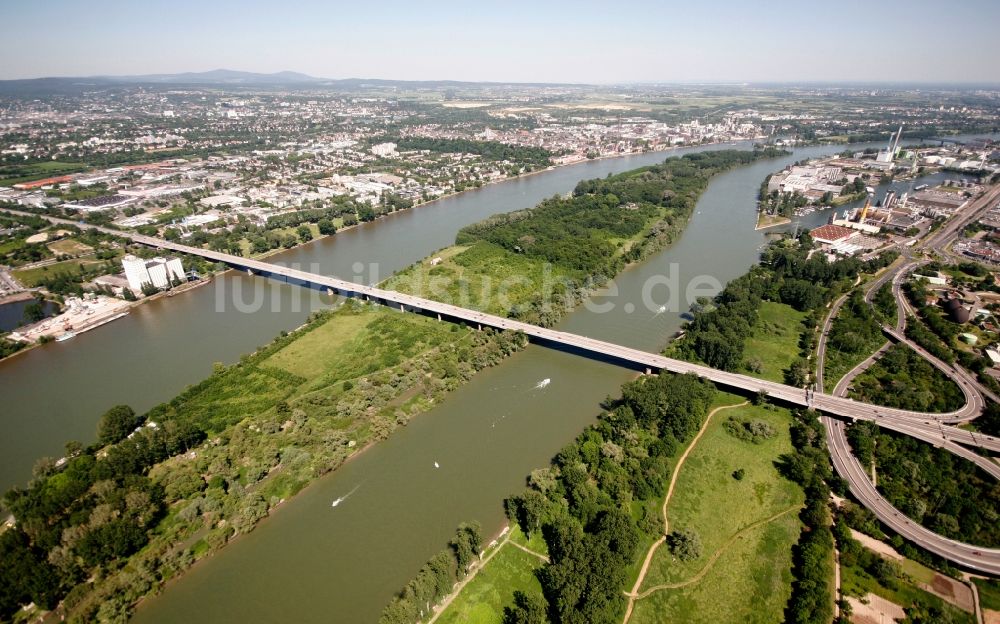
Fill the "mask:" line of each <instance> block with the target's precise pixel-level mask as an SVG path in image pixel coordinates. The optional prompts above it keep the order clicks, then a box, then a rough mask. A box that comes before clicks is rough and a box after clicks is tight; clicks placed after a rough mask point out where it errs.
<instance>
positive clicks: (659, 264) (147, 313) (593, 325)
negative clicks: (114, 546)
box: [0, 146, 937, 622]
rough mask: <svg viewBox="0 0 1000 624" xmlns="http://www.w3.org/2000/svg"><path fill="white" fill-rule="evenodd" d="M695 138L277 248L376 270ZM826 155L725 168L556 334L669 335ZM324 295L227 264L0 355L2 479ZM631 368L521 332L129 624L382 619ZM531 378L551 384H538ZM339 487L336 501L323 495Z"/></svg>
mask: <svg viewBox="0 0 1000 624" xmlns="http://www.w3.org/2000/svg"><path fill="white" fill-rule="evenodd" d="M727 147H730V146H708V147H702V148H693V149H694V150H705V149H724V148H727ZM744 147H745V146H744ZM862 147H865V146H854V148H856V149H861V148H862ZM688 151H692V150H677V151H676V152H669V153H652V154H644V155H640V156H628V157H623V158H616V159H605V160H599V161H589V162H585V163H581V164H578V165H573V166H569V167H562V168H558V169H554V170H551V171H546V172H543V173H540V174H538V175H534V176H529V177H525V178H520V179H517V180H512V181H509V182H504V183H501V184H497V185H492V186H489V187H486V188H483V189H480V190H477V191H473V192H469V193H464V194H462V195H459V196H456V197H453V198H449V199H445V200H442V201H439V202H436V203H434V204H430V205H427V206H424V207H421V208H417V209H415V210H410V211H406V212H402V213H396V214H394V215H391V216H390V217H388V218H385V219H382V220H379V221H377V222H375V223H371V224H367V225H364V226H361V227H358V228H354V229H352V230H348V231H344V232H341V233H338V234H337V235H336V236H334V237H331V238H327V239H323V240H320V241H316V242H315V243H312V244H310V245H306V246H304V247H301V248H298V249H295V250H292V251H290V252H288V253H285V254H282V255H281V256H277V257H275V258H272V261H275V262H280V263H282V264H298V265H300V266H301V267H302V268H304V269H307V270H311V271H314V272H320V273H325V274H333V275H337V276H339V277H342V278H346V279H353V280H355V281H363V282H366V283H370V282H374V281H378V280H380V279H382V278H384V277H386V276H388V275H389V274H391V273H392V272H394V271H397V270H399V269H401V268H403V267H405V266H408V265H409V264H411V263H413V262H415V261H417V260H419V259H420V258H423V257H425V256H427V255H428V254H430V253H432V252H433V251H434V250H436V249H439V248H442V247H445V246H447V245H449V244H451V243H452V242H453V241H454V238H455V234H456V232H457V231H458V229H459V228H461V227H463V226H464V225H467V224H469V223H473V222H475V221H479V220H481V219H483V218H485V217H487V216H489V215H492V214H496V213H501V212H509V211H512V210H518V209H521V208H526V207H530V206H533V205H535V204H536V203H538V202H539V201H540V200H542V199H544V198H546V197H550V196H552V195H554V194H557V193H566V192H568V191H570V190H572V188H573V187H574V186H575V185H576V183H577V182H578V181H579V180H582V179H587V178H593V177H603V176H605V175H607V174H609V173H617V172H621V171H625V170H628V169H632V168H635V167H639V166H643V165H648V164H652V163H656V162H659V161H662V160H663V159H664V158H666V157H668V156H671V155H675V154H680V153H685V152H688ZM835 151H838V148H834V147H810V148H803V149H799V150H796V151H795V153H794V155H792V156H787V157H784V158H780V159H773V160H765V161H762V162H758V163H755V164H753V165H750V166H748V167H744V168H740V169H736V170H733V171H730V172H727V173H724V174H722V175H719V176H717V177H716V178H715V179H713V180H712V182H711V183H710V185H709V187H708V189H707V191H706V192H705V194H704V195H703V196H702V198H701V200H700V201H699V202H698V205H697V208H696V211H695V214H694V215H693V216H692V218H691V221H690V223H689V225H688V227H687V229H686V230H685V232H684V234H683V235H682V236H681V237H680V238H679V239H678V240H677V241H676V242H675V243H674V244H673V245H672V246H671V247H669V248H668V249H666V250H664V251H662V252H660V253H658V254H656V255H654V256H653V257H651V258H649V259H648V260H647V261H645V262H643V263H642V264H641V265H638V266H635V267H632V268H630V269H629V270H626V271H625V272H623V273H622V274H621V275H619V276H618V277H617V279H616V280H615V285H616V286H617V294H615V293H613V292H605V293H599V294H598V295H597V296H595V297H593V298H592V299H591V301H590V302H589V304H588V305H586V306H581V307H580V308H578V309H577V310H575V311H573V312H572V313H571V314H569V315H567V316H566V317H565V318H564V320H563V321H562V323H561V324H560V326H559V329H562V330H565V331H571V332H576V333H579V334H583V335H588V336H592V337H595V338H601V339H604V340H609V341H613V342H617V343H620V344H623V345H627V346H630V347H636V348H640V349H646V350H649V351H656V350H658V349H660V348H662V346H663V345H664V344H665V343H666V341H667V340H668V338H669V337H670V335H671V334H673V333H674V332H675V331H676V330H677V329H678V328H679V327H680V324H681V323H682V321H683V319H682V318H681V314H682V313H683V312H685V311H686V310H687V308H688V303H689V299H688V297H687V296H686V293H685V290H686V289H687V287H688V285H690V284H692V282H697V284H694V285H702V286H704V285H705V284H708V285H709V287H708V290H709V291H712V290H714V289H713V288H712V287H711V286H710V285H711V284H713V283H714V284H716V285H720V284H725V283H726V282H727V281H728V280H730V279H732V278H734V277H736V276H738V275H740V274H742V273H744V272H745V271H746V270H747V268H748V267H749V266H750V265H751V264H753V263H754V262H755V261H756V260H757V258H758V253H759V250H760V248H761V246H762V245H763V244H764V242H765V234H764V233H763V232H755V231H754V230H753V226H754V220H755V212H754V202H755V198H756V193H757V189H758V187H759V185H760V182H761V180H762V179H763V178H764V176H766V175H767V174H768V173H771V172H774V171H777V170H779V169H781V168H782V167H784V166H785V165H787V164H789V163H791V162H794V161H797V160H801V159H804V158H809V157H814V156H819V155H823V154H829V153H833V152H835ZM935 177H937V176H935ZM928 181H929V180H928ZM909 186H910V185H909V183H907V184H900V185H897V188H899V189H900V190H906V189H907V188H908V187H909ZM882 192H884V190H880V193H879V195H880V196H881V194H882ZM827 217H828V213H823V212H817V213H814V214H811V215H808V216H806V217H803V218H802V219H801V224H802V225H803V226H805V227H813V226H815V225H818V224H820V223H822V222H824V221H825V220H826V219H827ZM772 231H773V230H772ZM694 294H706V293H705V292H704V291H702V292H698V293H694ZM254 296H257V297H259V299H258V301H263V302H264V305H263V306H262V308H261V307H260V306H256V307H254V306H248V305H247V304H249V303H251V302H252V300H253V299H254ZM644 298H645V300H644ZM650 302H651V305H650ZM326 303H327V302H324V301H321V300H320V298H319V297H318V295H316V293H315V292H311V291H307V290H305V289H299V288H297V287H293V286H288V285H284V284H279V283H272V282H268V281H266V280H263V279H260V278H251V277H247V276H244V275H241V274H238V273H234V272H230V273H227V274H225V275H224V276H222V277H221V278H218V279H216V280H215V281H214V282H213V283H212V284H210V285H208V286H205V287H203V288H199V289H196V290H193V291H190V292H187V293H182V294H179V295H177V296H175V297H170V298H164V299H162V300H160V301H157V302H153V303H150V304H148V305H144V306H139V307H138V308H137V309H135V310H134V311H133V312H132V314H131V315H129V316H128V317H126V318H124V319H121V320H119V321H115V322H114V323H111V324H109V325H106V326H104V327H101V328H99V329H96V330H93V331H91V332H88V333H85V334H82V335H80V336H77V337H76V338H74V339H73V340H71V341H68V342H64V343H53V344H49V345H46V346H44V347H41V348H38V349H34V350H32V351H31V352H29V353H27V354H24V355H21V356H18V357H16V358H13V359H11V360H8V361H7V362H4V363H0V396H2V397H3V405H4V410H3V412H2V414H0V418H2V425H3V431H4V435H3V436H2V437H0V485H2V486H3V487H9V486H10V485H13V484H21V483H24V482H25V481H26V480H27V479H28V478H30V471H31V466H32V464H33V462H34V461H35V460H36V459H37V458H38V457H41V456H45V455H48V456H55V457H58V456H60V454H61V453H60V450H61V448H62V444H63V443H64V442H65V441H67V440H74V439H75V440H81V441H85V442H89V441H91V440H93V438H94V435H95V426H96V421H97V418H98V416H99V415H100V414H101V413H102V412H103V411H104V410H106V409H107V408H108V407H110V406H112V405H114V404H118V403H127V404H129V405H131V406H133V407H134V408H135V409H136V410H137V411H140V410H146V409H148V408H150V407H152V406H153V405H155V404H156V403H158V402H161V401H165V400H168V399H170V398H171V397H172V396H174V395H175V394H177V392H179V391H180V390H182V389H183V388H184V387H185V386H186V385H188V384H192V383H195V382H197V381H198V380H200V379H202V378H204V377H205V376H206V375H208V374H209V373H210V372H211V368H212V363H213V362H232V361H235V360H236V359H237V358H238V357H239V355H240V354H242V353H246V352H249V351H252V350H253V349H254V348H255V347H256V346H258V345H260V344H263V343H265V342H267V341H268V340H270V339H271V338H273V337H274V336H275V335H276V334H278V333H279V332H280V331H282V330H288V329H291V328H293V327H296V326H298V325H300V324H301V323H302V322H303V321H304V320H305V318H306V316H307V315H308V313H309V311H310V310H311V309H315V308H317V307H320V306H323V305H325V304H326ZM661 305H662V306H666V309H665V311H663V312H660V311H659V306H661ZM247 308H253V309H256V310H257V311H255V312H247V311H244V310H246V309H247ZM599 308H600V309H599ZM605 308H609V309H605ZM630 375H631V373H629V372H628V371H625V370H623V369H620V368H617V367H615V366H612V365H609V364H605V363H599V362H595V361H591V360H588V359H585V358H582V357H579V356H575V355H570V354H566V353H562V352H559V351H554V350H551V349H546V348H543V347H538V346H535V345H532V346H530V347H529V348H528V349H526V350H525V351H523V352H521V353H519V354H517V355H515V356H513V357H511V358H509V359H508V360H507V361H505V362H504V363H503V364H501V365H500V366H498V367H496V368H494V369H490V370H487V371H484V372H482V373H480V374H479V375H477V376H476V377H475V378H474V379H473V380H472V381H471V382H470V383H469V384H467V385H466V386H464V387H463V388H461V389H459V390H458V391H456V392H455V393H453V394H452V395H450V396H449V397H448V399H447V400H446V401H445V402H444V403H443V404H442V405H440V406H438V407H437V408H435V409H434V410H432V411H431V412H429V413H427V414H425V415H422V416H420V417H419V418H416V419H414V420H413V421H412V422H411V423H410V425H409V426H408V427H406V428H404V429H402V430H400V431H398V432H396V433H395V434H393V436H392V437H391V438H390V439H389V440H387V441H385V442H382V443H380V444H378V445H376V446H374V447H373V448H371V449H369V450H368V451H367V452H366V453H364V454H362V455H360V456H359V457H357V458H356V459H355V460H353V461H351V462H348V463H347V464H346V465H344V466H343V467H342V468H341V469H339V470H337V471H336V472H335V473H333V474H332V475H329V476H327V477H325V478H323V479H321V480H319V481H318V482H317V483H315V484H314V485H312V486H311V487H309V488H307V489H306V490H304V491H303V492H302V493H301V494H299V495H298V496H296V497H295V498H294V499H293V500H291V501H290V502H288V503H286V504H285V505H284V506H282V507H281V508H279V509H278V510H276V511H275V512H274V513H273V514H272V516H271V517H270V518H268V519H267V520H265V521H264V522H262V523H261V524H260V526H258V528H257V529H256V530H255V531H254V532H253V533H251V534H249V535H247V536H244V537H241V538H240V539H239V540H237V541H236V542H234V543H233V544H230V545H229V546H227V547H226V548H225V549H224V550H223V551H222V552H221V553H220V554H217V555H216V556H214V557H211V558H209V559H208V560H206V561H204V562H201V563H199V564H198V565H196V566H195V567H194V568H193V569H192V570H191V571H190V572H189V573H187V574H185V575H184V576H183V577H182V578H181V579H180V580H178V581H177V582H174V583H171V584H170V585H169V586H168V588H167V589H166V591H164V592H163V594H161V595H160V596H158V597H155V598H152V599H149V600H146V601H145V602H144V603H143V604H142V605H141V606H140V608H139V610H138V613H137V614H136V617H135V620H136V621H139V622H192V621H197V622H218V621H254V622H285V621H299V622H331V621H332V622H372V621H375V620H376V619H377V617H378V613H379V612H380V610H381V608H382V606H383V605H384V604H385V603H386V602H387V600H388V599H389V598H390V596H391V595H392V594H393V592H395V591H397V590H398V589H399V588H400V587H402V585H403V584H405V583H406V582H407V581H408V580H409V579H410V578H411V577H412V576H413V574H414V573H415V572H416V571H417V570H418V569H419V568H420V566H421V565H422V564H423V563H424V562H425V561H426V559H427V558H428V557H429V556H430V555H432V554H433V553H434V552H436V551H437V550H438V549H440V548H441V547H442V546H443V545H444V544H445V543H446V541H447V540H448V539H449V538H450V536H451V535H452V533H453V531H454V528H455V526H456V525H457V524H458V523H460V522H463V521H468V520H478V521H480V522H481V523H482V525H483V528H484V533H487V534H492V533H494V532H496V531H498V530H499V528H500V527H501V526H502V524H503V522H504V519H503V512H502V506H501V501H502V499H503V498H504V497H505V496H506V495H508V494H510V493H513V492H515V491H518V490H519V489H520V488H521V487H522V485H523V483H524V478H525V476H526V475H527V474H528V473H529V472H530V471H531V470H532V469H534V468H537V467H540V466H544V465H546V464H547V463H548V461H549V460H550V458H551V457H552V455H553V454H554V453H555V452H557V451H558V449H559V448H560V447H561V446H563V445H564V444H566V443H567V442H569V441H570V440H571V439H572V438H573V437H574V436H575V435H577V434H578V433H579V432H580V431H581V430H582V429H583V427H585V426H586V425H587V424H589V423H591V422H593V420H594V418H595V416H596V415H597V413H598V412H599V407H598V403H599V402H600V401H601V399H603V398H604V397H606V396H607V395H609V394H615V393H616V392H617V389H618V387H619V386H620V385H621V384H622V383H623V382H624V381H626V380H627V379H628V378H629V377H630ZM542 379H550V380H551V383H550V384H548V386H547V387H545V388H543V389H538V388H536V384H538V382H539V381H540V380H542ZM435 462H437V463H438V464H439V465H440V468H435ZM355 488H356V489H355ZM351 491H354V493H353V494H352V495H351V496H350V497H349V498H348V499H347V500H345V501H344V502H343V503H342V504H341V505H339V506H337V507H335V508H334V507H331V506H330V501H331V500H334V499H336V498H338V497H340V496H343V495H344V494H346V493H348V492H351Z"/></svg>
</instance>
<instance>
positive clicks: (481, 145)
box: [392, 136, 552, 168]
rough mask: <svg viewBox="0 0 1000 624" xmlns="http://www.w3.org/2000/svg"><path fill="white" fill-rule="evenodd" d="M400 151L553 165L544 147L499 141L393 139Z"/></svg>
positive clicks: (539, 166)
mask: <svg viewBox="0 0 1000 624" xmlns="http://www.w3.org/2000/svg"><path fill="white" fill-rule="evenodd" d="M392 141H394V142H395V143H396V146H397V147H398V148H399V150H400V151H407V150H428V151H431V152H442V153H457V154H475V155H477V156H482V157H483V158H484V159H485V160H488V161H501V160H509V161H514V162H523V163H529V164H530V165H532V166H534V167H537V168H543V167H548V166H549V165H550V164H551V161H550V159H551V157H552V152H550V151H549V150H547V149H545V148H542V147H529V146H526V145H509V144H507V143H500V142H498V141H473V140H471V139H432V138H428V137H416V136H415V137H405V138H396V139H392Z"/></svg>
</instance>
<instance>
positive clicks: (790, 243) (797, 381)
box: [673, 235, 895, 385]
mask: <svg viewBox="0 0 1000 624" xmlns="http://www.w3.org/2000/svg"><path fill="white" fill-rule="evenodd" d="M812 248H813V243H812V239H810V238H809V236H808V235H803V236H801V237H800V238H799V239H798V240H785V241H780V242H778V243H775V244H773V245H771V246H770V247H768V248H767V250H765V252H764V254H763V257H762V259H761V263H760V264H759V265H756V266H754V267H753V268H752V269H751V270H750V271H749V272H748V273H747V274H745V275H742V276H740V277H738V278H736V279H734V280H732V281H730V282H729V283H728V284H727V285H726V287H725V288H724V289H723V290H722V292H721V293H719V294H718V295H717V296H716V297H715V305H714V306H713V307H709V308H707V309H706V308H702V309H697V310H695V311H694V319H693V320H692V321H691V322H689V323H688V324H687V327H686V332H687V335H686V336H685V337H684V339H683V340H681V341H679V342H677V343H676V344H675V346H674V347H673V348H674V353H675V354H676V355H678V356H679V357H684V358H688V359H697V360H700V361H702V362H705V363H706V364H708V365H709V366H711V367H713V368H718V369H722V370H728V371H735V370H738V369H739V368H740V367H741V366H743V365H744V348H745V344H746V341H747V339H748V338H749V337H750V336H751V334H752V333H753V326H754V323H755V321H756V318H757V312H758V310H759V308H760V303H761V301H764V300H767V301H775V302H778V303H785V304H788V305H790V306H792V307H794V308H795V309H797V310H800V311H813V312H815V311H816V310H818V309H819V308H820V307H821V306H822V304H823V303H825V302H826V301H828V300H829V299H830V297H831V296H832V294H833V293H834V292H836V288H839V287H840V285H841V284H843V283H845V282H847V281H849V280H853V279H854V278H855V277H857V275H858V274H859V273H861V272H874V271H876V270H878V269H879V268H881V267H883V266H885V265H887V264H888V263H890V262H892V260H893V259H894V258H895V255H894V254H891V253H890V254H882V255H881V256H879V257H878V258H875V259H873V260H869V261H867V262H863V261H861V260H859V259H857V258H845V259H841V260H837V261H835V262H828V261H827V259H826V256H825V255H824V254H812V255H810V251H811V250H812ZM796 370H797V367H793V369H792V370H790V371H789V372H788V374H786V377H789V378H788V379H786V381H787V382H788V383H792V384H794V385H802V383H804V382H805V379H803V377H804V376H805V375H807V369H805V370H806V372H802V373H799V374H796Z"/></svg>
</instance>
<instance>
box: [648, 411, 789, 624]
mask: <svg viewBox="0 0 1000 624" xmlns="http://www.w3.org/2000/svg"><path fill="white" fill-rule="evenodd" d="M726 398H727V402H728V403H730V404H732V403H734V402H738V401H739V400H740V399H739V398H737V397H735V396H727V397H726ZM790 424H791V417H790V415H789V413H788V412H787V411H786V410H783V409H777V408H772V407H766V406H754V405H744V406H741V407H737V408H734V409H730V410H724V411H720V412H718V413H716V415H715V416H714V417H713V419H712V421H711V422H710V423H709V424H708V426H707V428H706V430H705V433H704V434H703V435H702V437H701V438H700V439H699V440H698V442H697V445H696V446H694V448H692V449H691V451H690V454H689V455H688V457H687V458H686V460H685V462H684V464H683V465H682V466H680V467H679V468H678V470H679V474H678V476H677V483H676V486H675V491H674V493H673V496H672V497H671V499H670V501H669V503H668V505H667V518H668V520H669V525H670V526H669V531H670V533H671V534H673V533H674V532H675V531H676V532H687V533H691V534H694V535H695V536H696V541H697V542H698V544H699V547H698V548H695V549H694V550H695V551H696V552H693V553H688V552H684V553H678V552H676V550H675V549H674V548H672V547H671V546H670V545H669V542H668V545H665V546H663V547H661V548H659V549H657V551H656V553H655V555H654V556H653V560H652V564H651V566H650V569H649V573H648V574H647V576H646V579H645V580H644V582H643V584H642V587H640V589H639V595H640V596H641V598H639V599H638V600H637V601H636V603H635V612H634V615H633V621H634V622H664V621H685V622H692V621H698V622H725V621H729V622H780V621H782V618H783V616H782V613H783V610H784V608H785V605H786V603H787V602H788V597H789V596H790V595H791V584H792V557H791V553H792V547H793V546H794V544H795V543H796V542H797V541H798V539H799V532H800V528H801V522H800V521H799V518H798V511H799V509H800V507H801V506H802V504H803V500H804V498H803V494H802V490H801V488H800V487H799V486H798V485H796V484H795V483H793V482H791V481H789V480H787V479H785V478H784V477H783V476H782V475H781V474H780V473H779V472H778V469H777V468H776V467H775V463H776V462H777V461H778V458H779V457H781V456H782V455H784V454H787V453H790V452H791V451H792V443H791V438H790V436H789V433H788V432H789V426H790ZM751 431H756V432H758V433H757V434H756V435H754V434H753V433H751ZM738 471H739V472H738ZM737 477H738V478H737ZM692 618H695V619H692Z"/></svg>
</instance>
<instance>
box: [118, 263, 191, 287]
mask: <svg viewBox="0 0 1000 624" xmlns="http://www.w3.org/2000/svg"><path fill="white" fill-rule="evenodd" d="M122 268H123V269H125V279H127V280H128V286H129V288H130V289H132V292H134V293H141V292H142V287H143V284H152V285H153V286H155V287H156V288H160V289H163V288H167V287H168V286H170V284H171V283H172V282H173V281H174V280H178V279H180V280H183V279H184V266H183V265H182V264H181V261H180V258H169V259H168V258H153V259H151V260H145V259H143V258H137V257H136V256H133V255H131V254H129V255H127V256H125V257H124V258H122Z"/></svg>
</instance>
